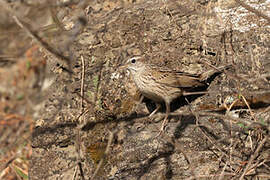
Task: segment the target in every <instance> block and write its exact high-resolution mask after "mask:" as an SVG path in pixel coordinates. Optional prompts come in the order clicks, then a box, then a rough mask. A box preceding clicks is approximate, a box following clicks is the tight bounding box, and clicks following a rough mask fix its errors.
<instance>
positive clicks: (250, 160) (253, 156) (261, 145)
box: [239, 137, 268, 180]
mask: <svg viewBox="0 0 270 180" xmlns="http://www.w3.org/2000/svg"><path fill="white" fill-rule="evenodd" d="M267 139H268V137H265V138H264V139H263V140H262V142H261V143H260V145H259V146H258V147H257V149H256V151H255V152H254V154H252V156H251V157H250V159H249V161H248V164H247V165H246V168H245V169H244V172H243V173H242V175H241V177H240V179H239V180H242V179H243V178H244V177H245V175H246V173H247V171H248V170H249V167H250V165H251V163H252V162H253V160H254V159H255V158H256V157H257V156H258V154H259V152H260V150H261V148H262V147H263V145H264V143H265V142H266V140H267Z"/></svg>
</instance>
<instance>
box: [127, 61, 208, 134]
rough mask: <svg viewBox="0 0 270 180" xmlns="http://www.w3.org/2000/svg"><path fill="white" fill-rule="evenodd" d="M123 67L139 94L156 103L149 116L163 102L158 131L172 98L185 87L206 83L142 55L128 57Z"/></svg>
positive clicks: (165, 121)
mask: <svg viewBox="0 0 270 180" xmlns="http://www.w3.org/2000/svg"><path fill="white" fill-rule="evenodd" d="M123 68H127V70H128V71H130V73H131V76H132V78H133V80H134V82H135V84H136V86H137V88H138V89H139V91H140V92H141V94H142V95H143V96H144V97H147V98H149V99H151V100H153V101H154V102H155V103H156V109H155V110H154V111H153V112H152V113H151V114H150V117H151V116H153V115H154V114H155V113H156V112H157V111H158V110H159V109H160V107H161V103H162V102H165V105H166V115H165V118H164V120H163V123H162V126H161V131H160V132H162V131H163V130H164V127H165V126H166V124H167V121H168V116H169V113H170V103H171V102H172V100H174V99H176V98H177V97H180V96H182V95H183V94H184V93H185V89H188V88H195V87H200V86H205V85H206V84H205V83H204V82H203V81H204V79H202V76H198V75H192V74H188V73H184V72H177V71H173V70H170V69H165V68H161V67H157V66H154V65H151V64H147V63H146V62H145V58H144V57H133V58H130V59H128V61H127V62H126V64H125V65H124V66H123ZM141 100H142V99H141Z"/></svg>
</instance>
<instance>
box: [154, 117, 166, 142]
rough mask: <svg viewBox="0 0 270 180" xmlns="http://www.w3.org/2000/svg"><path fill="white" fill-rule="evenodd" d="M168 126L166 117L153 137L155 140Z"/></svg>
mask: <svg viewBox="0 0 270 180" xmlns="http://www.w3.org/2000/svg"><path fill="white" fill-rule="evenodd" d="M167 124H168V116H166V117H165V118H164V120H163V122H162V125H161V128H160V130H159V133H158V134H157V135H156V136H155V138H158V137H159V136H160V135H161V134H162V133H164V131H165V127H166V125H167Z"/></svg>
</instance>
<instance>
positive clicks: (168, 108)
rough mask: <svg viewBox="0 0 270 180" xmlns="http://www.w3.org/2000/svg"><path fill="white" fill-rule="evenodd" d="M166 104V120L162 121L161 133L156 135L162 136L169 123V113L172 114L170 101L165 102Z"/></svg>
mask: <svg viewBox="0 0 270 180" xmlns="http://www.w3.org/2000/svg"><path fill="white" fill-rule="evenodd" d="M165 104H166V115H165V118H164V120H163V122H162V125H161V128H160V131H159V133H158V135H157V136H156V137H158V136H160V135H161V133H163V132H164V129H165V127H166V125H167V123H168V117H169V114H170V103H169V102H165Z"/></svg>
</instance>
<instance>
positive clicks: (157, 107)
mask: <svg viewBox="0 0 270 180" xmlns="http://www.w3.org/2000/svg"><path fill="white" fill-rule="evenodd" d="M160 107H161V104H159V103H156V109H155V110H154V111H153V112H151V114H150V115H149V117H150V118H151V117H152V116H153V115H154V114H156V112H157V111H158V110H159V109H160Z"/></svg>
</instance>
